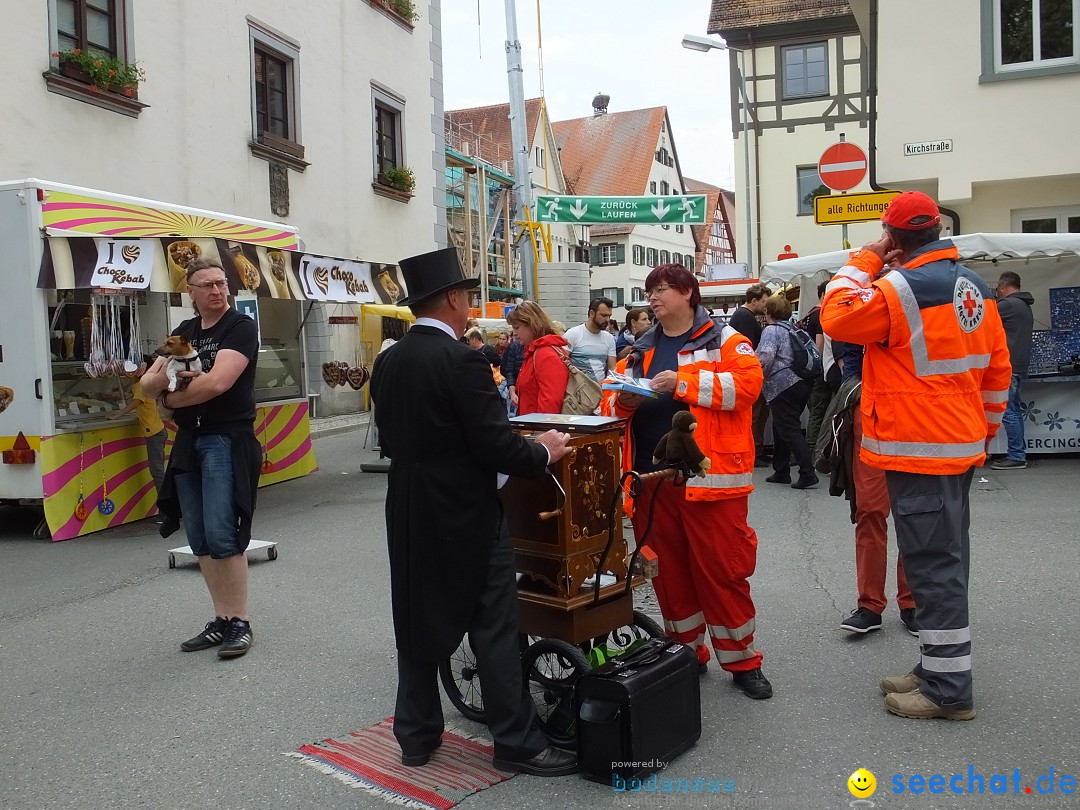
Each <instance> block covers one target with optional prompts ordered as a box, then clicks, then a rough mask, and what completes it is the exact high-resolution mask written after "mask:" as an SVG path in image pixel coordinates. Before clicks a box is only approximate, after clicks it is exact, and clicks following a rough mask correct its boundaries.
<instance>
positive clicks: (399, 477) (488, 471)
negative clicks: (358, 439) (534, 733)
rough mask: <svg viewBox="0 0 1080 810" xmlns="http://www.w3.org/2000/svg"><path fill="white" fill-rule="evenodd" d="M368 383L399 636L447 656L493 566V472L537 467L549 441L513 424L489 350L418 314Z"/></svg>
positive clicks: (523, 472)
mask: <svg viewBox="0 0 1080 810" xmlns="http://www.w3.org/2000/svg"><path fill="white" fill-rule="evenodd" d="M371 393H372V398H373V400H374V404H375V424H376V426H377V427H378V429H379V443H380V446H381V448H382V450H383V452H384V454H385V455H386V456H387V457H389V458H390V474H389V481H388V489H387V494H386V534H387V541H388V544H389V549H390V587H391V601H392V606H393V612H394V633H395V636H396V638H397V648H398V649H399V650H401V651H402V652H403V653H405V654H406V655H408V656H410V657H411V658H413V659H414V660H417V661H431V662H434V661H442V660H444V659H446V658H447V657H448V656H449V655H450V654H451V653H452V652H453V651H454V650H455V649H456V648H457V646H458V644H459V643H460V641H461V638H462V636H463V635H464V634H465V631H466V629H467V627H468V625H469V621H470V619H471V618H472V614H473V611H474V609H475V606H476V603H477V600H478V598H479V592H480V589H481V588H482V587H483V586H484V581H485V579H486V578H487V576H488V557H489V554H490V552H491V548H492V546H493V544H494V542H495V539H496V537H497V536H498V532H499V528H500V525H501V523H502V520H503V514H502V506H501V503H500V501H499V498H498V494H497V490H496V473H498V472H505V473H509V474H511V475H520V476H530V477H532V476H538V475H541V474H542V473H543V471H544V468H545V466H546V464H547V459H548V455H547V451H546V450H545V449H544V448H543V447H541V446H539V445H534V444H531V443H529V442H527V441H526V440H525V439H524V438H522V437H521V436H520V435H518V434H517V433H516V432H515V431H514V430H513V429H512V428H511V426H510V423H509V420H508V419H507V417H506V409H505V406H504V405H503V401H502V399H501V398H500V397H499V393H498V390H497V389H496V387H495V382H494V380H493V379H492V375H491V367H490V366H489V365H488V362H487V361H486V360H485V359H484V356H483V355H482V354H481V353H480V352H478V351H476V350H474V349H472V348H470V347H469V346H467V345H465V344H463V343H460V342H458V341H456V340H454V339H453V338H451V337H450V336H449V335H448V334H446V333H445V332H442V331H440V330H439V329H437V328H434V327H429V326H414V327H413V328H412V329H410V330H409V332H408V333H407V334H406V335H405V336H404V337H403V338H402V339H401V340H399V341H398V342H397V344H395V345H394V346H392V347H391V348H389V349H387V350H386V351H384V352H383V353H382V354H380V355H379V356H378V358H377V360H376V361H375V368H374V372H373V374H372V379H371ZM507 575H508V576H513V572H512V571H508V572H507Z"/></svg>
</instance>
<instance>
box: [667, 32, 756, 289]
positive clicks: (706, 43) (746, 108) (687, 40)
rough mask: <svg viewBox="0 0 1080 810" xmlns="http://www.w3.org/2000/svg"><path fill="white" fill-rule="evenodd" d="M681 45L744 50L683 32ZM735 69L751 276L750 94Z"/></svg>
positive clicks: (740, 68) (741, 74)
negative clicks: (740, 124) (739, 96)
mask: <svg viewBox="0 0 1080 810" xmlns="http://www.w3.org/2000/svg"><path fill="white" fill-rule="evenodd" d="M682 46H683V47H684V48H686V49H687V50H691V51H699V52H701V53H705V52H706V51H711V50H718V51H734V52H735V53H738V54H740V56H741V55H742V54H744V53H745V51H744V50H743V49H742V48H733V47H731V46H730V45H728V44H727V43H726V42H722V41H720V40H717V39H711V38H710V37H702V36H698V35H697V34H685V35H683V38H682ZM736 69H737V70H738V71H739V90H740V92H741V93H742V108H743V109H742V136H743V179H744V180H745V181H746V183H745V184H746V188H745V190H744V192H743V199H744V201H745V204H744V208H745V209H746V213H745V218H746V269H747V272H749V273H751V274H752V276H751V277H756V276H757V268H756V267H755V266H754V240H753V227H752V224H751V221H750V133H749V131H748V129H747V121H748V120H749V118H750V96H749V95H747V92H746V72H745V71H744V70H743V66H742V65H736Z"/></svg>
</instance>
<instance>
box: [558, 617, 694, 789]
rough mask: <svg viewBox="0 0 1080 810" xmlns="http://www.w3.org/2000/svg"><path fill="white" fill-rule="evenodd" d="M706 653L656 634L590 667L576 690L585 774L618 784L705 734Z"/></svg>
mask: <svg viewBox="0 0 1080 810" xmlns="http://www.w3.org/2000/svg"><path fill="white" fill-rule="evenodd" d="M698 679H699V670H698V659H697V655H696V654H695V653H694V651H693V650H692V649H691V648H690V647H687V646H686V645H685V644H680V643H679V642H677V641H673V640H671V639H668V638H654V639H650V640H649V641H647V642H646V643H645V644H644V645H642V646H641V647H639V648H638V649H637V650H634V651H632V652H630V653H627V654H626V655H624V656H621V657H619V658H616V659H614V660H613V661H609V662H608V663H606V664H604V665H603V666H601V667H598V668H597V669H594V670H591V671H589V672H586V673H585V674H584V675H582V676H581V678H580V680H578V682H577V686H576V688H575V691H574V713H575V716H576V717H577V742H578V761H579V763H580V765H581V774H582V776H584V777H585V778H586V779H589V780H592V781H594V782H604V783H606V784H611V781H612V776H619V777H620V778H622V779H632V778H636V777H639V776H641V775H643V774H648V773H652V772H653V771H656V770H659V769H660V768H663V767H664V766H665V765H667V764H668V763H669V762H671V761H672V760H673V759H675V757H677V756H678V755H679V754H681V753H682V752H683V751H685V750H686V749H688V748H689V747H690V746H692V745H693V744H694V743H695V742H697V740H698V737H700V736H701V687H700V684H699V683H698Z"/></svg>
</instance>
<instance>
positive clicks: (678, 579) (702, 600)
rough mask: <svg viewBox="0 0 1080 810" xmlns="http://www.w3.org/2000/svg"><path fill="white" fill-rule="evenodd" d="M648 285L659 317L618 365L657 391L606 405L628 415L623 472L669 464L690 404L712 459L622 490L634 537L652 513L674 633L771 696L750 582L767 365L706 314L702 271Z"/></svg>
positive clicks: (658, 584)
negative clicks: (634, 492) (666, 438)
mask: <svg viewBox="0 0 1080 810" xmlns="http://www.w3.org/2000/svg"><path fill="white" fill-rule="evenodd" d="M645 287H646V290H647V291H648V296H649V304H650V305H651V307H652V310H653V313H654V314H655V316H656V324H655V325H654V326H653V327H652V328H651V329H649V330H648V331H646V332H644V333H643V334H641V335H639V336H638V337H637V339H636V340H635V341H634V346H633V348H632V350H631V352H630V354H629V355H628V356H627V357H626V358H625V359H624V360H621V361H620V362H619V364H618V366H617V368H618V370H619V371H621V372H623V373H624V374H628V375H630V376H632V377H638V378H641V377H645V378H648V379H649V380H651V382H652V388H653V390H654V391H656V392H659V394H660V396H659V398H658V399H653V398H648V397H643V396H639V395H637V394H630V393H626V392H618V393H616V392H608V393H607V394H606V396H605V397H604V400H603V401H602V403H601V412H602V413H604V414H606V415H609V416H619V417H622V418H624V419H628V420H629V424H628V425H627V428H626V432H625V434H624V438H623V448H622V450H623V453H622V463H623V469H624V471H625V470H629V469H634V470H637V471H638V472H649V471H652V470H656V469H661V468H663V466H665V465H664V463H663V460H661V463H660V464H654V463H653V460H652V455H653V451H654V449H655V447H656V445H657V443H658V442H659V440H660V438H661V437H662V436H663V435H664V434H665V433H667V431H668V430H670V429H671V422H672V417H673V416H674V415H675V414H676V413H678V412H679V411H685V410H689V411H690V413H691V414H693V416H694V420H695V421H696V423H697V429H696V430H695V431H694V438H695V439H696V441H697V444H698V446H699V447H700V448H701V450H702V452H704V453H705V455H706V457H707V458H708V460H709V462H710V466H709V469H708V471H707V473H706V474H705V475H702V476H696V477H693V478H690V479H689V480H687V481H686V486H679V487H675V486H672V484H671V483H669V482H667V481H660V482H650V483H648V484H646V485H645V487H644V489H643V492H641V493H639V495H638V497H637V498H636V499H634V500H633V501H631V499H630V498H627V499H626V503H625V508H626V511H627V512H628V513H629V514H631V519H632V521H633V524H634V535H635V536H636V537H638V538H641V537H643V536H644V534H645V529H646V526H647V525H650V515H651V528H649V535H648V538H647V539H646V542H647V543H648V544H649V545H650V546H651V547H652V548H653V550H654V551H655V552H656V553H657V555H658V557H659V558H660V560H659V563H660V574H659V576H657V577H655V578H654V579H653V581H652V582H653V587H654V588H655V590H656V597H657V600H658V601H659V603H660V610H661V612H662V613H663V614H664V629H665V631H666V632H667V634H668V635H669V636H671V637H672V638H675V639H677V640H678V641H681V642H683V643H684V644H688V645H691V646H693V647H695V649H696V651H697V655H698V661H699V663H700V665H701V667H702V669H704V668H705V667H706V665H707V662H708V660H709V658H710V657H711V655H712V654H715V655H716V657H717V659H718V660H719V661H720V666H721V667H722V668H723V669H724V670H726V671H728V672H730V673H731V674H732V679H733V682H734V684H735V685H736V686H737V687H739V688H740V689H742V691H743V693H744V694H745V695H747V696H748V697H751V698H754V699H755V700H762V699H764V698H769V697H772V685H771V684H770V683H769V681H768V679H767V678H766V677H765V675H764V674H763V673H762V671H761V658H762V657H761V653H759V652H758V651H756V650H755V649H754V646H753V645H754V617H755V615H756V609H755V608H754V601H753V599H752V598H751V596H750V583H749V581H748V580H749V578H750V575H751V574H753V573H754V568H755V566H756V564H757V534H756V533H755V532H754V530H753V529H752V528H750V526H749V524H748V523H747V510H748V501H749V495H750V493H751V492H752V491H753V489H754V485H753V474H754V438H753V434H752V429H751V417H752V409H753V406H754V401H755V400H756V399H757V397H758V394H759V393H760V391H761V379H762V377H761V364H760V363H758V360H757V357H756V356H755V355H754V348H753V346H752V345H751V344H750V341H749V340H747V339H746V338H745V337H744V336H743V335H742V334H740V333H739V332H737V331H735V330H734V329H732V328H731V327H729V326H722V325H721V324H719V323H717V322H716V321H714V320H713V319H712V318H711V317H709V313H708V311H707V310H706V309H705V308H704V307H703V306H702V305H701V292H700V291H699V289H698V282H697V279H696V278H695V277H694V274H693V273H691V272H690V271H689V270H687V269H686V268H685V267H683V266H682V265H681V264H664V265H660V266H659V267H657V268H655V269H654V270H653V271H652V272H651V273H649V276H648V278H647V279H646V280H645ZM706 633H708V635H709V636H710V637H711V641H712V643H711V648H712V654H710V647H709V646H708V645H706V642H705V636H706Z"/></svg>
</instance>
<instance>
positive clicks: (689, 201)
mask: <svg viewBox="0 0 1080 810" xmlns="http://www.w3.org/2000/svg"><path fill="white" fill-rule="evenodd" d="M705 205H706V196H705V195H704V194H673V195H671V196H669V197H579V196H574V195H570V194H560V195H558V196H554V195H553V196H542V197H537V198H536V219H537V220H538V221H539V222H569V223H571V224H572V225H576V224H578V223H579V222H580V223H592V224H596V223H602V222H604V223H612V222H630V223H642V224H653V225H655V224H666V223H674V224H677V225H702V224H704V222H705Z"/></svg>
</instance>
